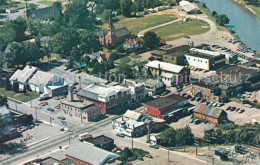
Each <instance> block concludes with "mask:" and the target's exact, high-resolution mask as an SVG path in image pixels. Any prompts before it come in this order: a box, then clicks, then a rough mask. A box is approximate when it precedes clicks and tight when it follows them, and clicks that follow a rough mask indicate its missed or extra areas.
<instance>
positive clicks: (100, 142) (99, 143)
mask: <svg viewBox="0 0 260 165" xmlns="http://www.w3.org/2000/svg"><path fill="white" fill-rule="evenodd" d="M86 142H88V143H91V144H93V145H94V146H96V147H99V148H102V149H104V150H107V151H111V150H112V149H113V148H114V147H115V143H114V139H112V138H110V137H107V136H105V135H100V136H97V137H91V138H89V139H87V140H86Z"/></svg>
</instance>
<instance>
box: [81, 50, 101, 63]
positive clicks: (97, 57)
mask: <svg viewBox="0 0 260 165" xmlns="http://www.w3.org/2000/svg"><path fill="white" fill-rule="evenodd" d="M100 54H101V51H97V52H92V53H91V54H86V55H84V56H88V57H89V58H90V61H92V60H94V59H95V60H97V61H98V62H99V63H101V62H102V59H101V56H100Z"/></svg>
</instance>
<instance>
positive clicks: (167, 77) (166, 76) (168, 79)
mask: <svg viewBox="0 0 260 165" xmlns="http://www.w3.org/2000/svg"><path fill="white" fill-rule="evenodd" d="M176 79H177V78H176V75H173V74H171V73H162V74H161V80H162V82H163V83H164V84H165V85H166V86H167V87H171V86H173V85H174V83H176Z"/></svg>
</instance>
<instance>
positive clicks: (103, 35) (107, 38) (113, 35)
mask: <svg viewBox="0 0 260 165" xmlns="http://www.w3.org/2000/svg"><path fill="white" fill-rule="evenodd" d="M96 35H97V36H98V37H99V41H100V43H101V44H102V45H104V46H105V45H108V44H111V45H117V44H120V43H122V42H124V41H125V40H126V39H128V38H130V37H131V33H130V32H129V30H128V29H127V28H126V27H122V28H119V29H116V28H115V26H114V25H113V23H112V18H111V16H109V23H108V27H107V29H103V30H102V31H98V32H97V33H96Z"/></svg>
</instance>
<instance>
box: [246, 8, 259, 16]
mask: <svg viewBox="0 0 260 165" xmlns="http://www.w3.org/2000/svg"><path fill="white" fill-rule="evenodd" d="M248 6H249V7H250V8H251V9H253V10H254V11H255V12H256V15H257V16H258V17H259V18H260V7H257V6H253V5H248Z"/></svg>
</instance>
